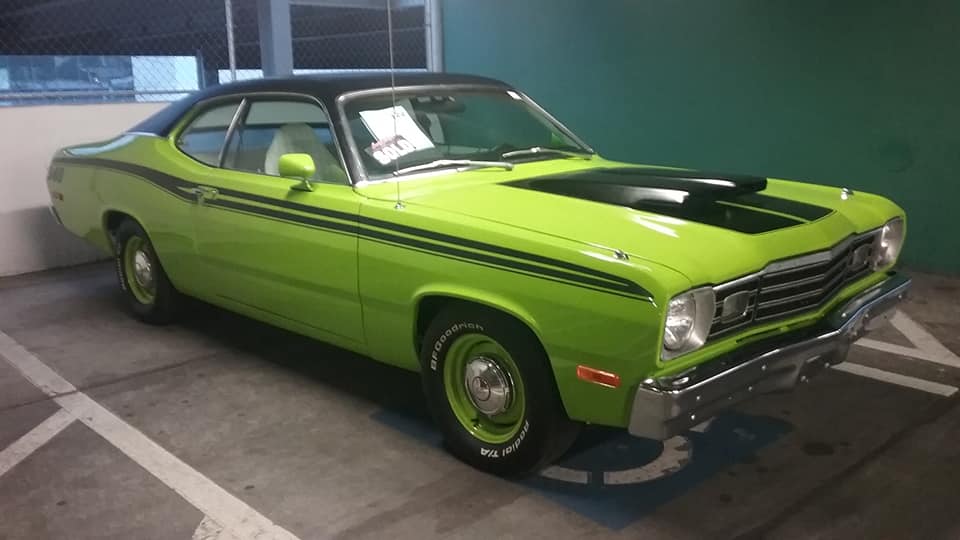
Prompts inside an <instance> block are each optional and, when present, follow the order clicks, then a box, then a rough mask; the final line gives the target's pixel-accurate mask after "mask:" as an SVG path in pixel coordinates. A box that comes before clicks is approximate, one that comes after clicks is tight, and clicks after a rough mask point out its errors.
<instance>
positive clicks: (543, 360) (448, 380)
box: [420, 301, 579, 476]
mask: <svg viewBox="0 0 960 540" xmlns="http://www.w3.org/2000/svg"><path fill="white" fill-rule="evenodd" d="M420 362H421V366H422V369H421V375H422V378H423V386H424V392H425V394H426V397H427V403H428V405H429V407H430V410H431V413H432V414H433V416H434V418H435V419H436V422H437V425H438V426H439V427H440V429H441V431H442V432H443V436H444V442H445V444H446V446H447V448H448V449H449V450H450V451H451V453H453V454H454V455H455V456H457V457H458V458H460V459H461V460H463V461H464V462H466V463H468V464H470V465H473V466H474V467H477V468H479V469H481V470H484V471H487V472H490V473H494V474H499V475H503V476H513V475H519V474H526V473H530V472H533V471H535V470H537V469H539V468H540V467H542V466H544V465H546V464H548V463H549V462H550V461H552V460H554V459H556V458H557V457H559V456H560V455H561V454H562V453H563V452H564V451H565V450H566V449H567V448H569V446H570V444H572V443H573V440H574V438H575V437H576V434H577V431H578V428H579V425H578V424H576V423H574V422H571V421H570V420H569V419H568V417H567V415H566V412H565V411H564V409H563V405H562V403H561V401H560V396H559V393H558V392H557V387H556V383H555V381H554V379H553V371H552V369H551V368H550V361H549V359H548V358H547V355H546V353H545V352H544V350H543V347H542V346H541V344H540V342H539V341H538V340H537V338H536V336H535V335H534V334H533V332H531V331H530V329H529V328H528V327H527V326H526V325H524V324H523V323H521V322H520V321H518V320H516V319H514V318H513V317H511V316H509V315H507V314H505V313H501V312H499V311H496V310H492V309H489V308H486V307H483V306H478V305H475V304H469V303H462V302H457V301H451V303H450V304H449V305H448V306H447V307H446V308H445V309H443V310H442V311H441V312H440V313H439V314H438V315H437V316H436V317H435V318H434V319H433V321H432V322H431V323H430V325H429V326H428V328H427V331H426V333H425V334H424V337H423V340H422V342H421V345H420Z"/></svg>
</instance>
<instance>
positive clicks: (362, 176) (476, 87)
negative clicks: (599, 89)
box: [336, 84, 596, 186]
mask: <svg viewBox="0 0 960 540" xmlns="http://www.w3.org/2000/svg"><path fill="white" fill-rule="evenodd" d="M478 91H479V92H504V93H506V92H513V93H515V94H517V95H518V96H519V97H520V101H522V102H523V103H524V104H526V105H528V106H529V107H531V108H532V109H533V110H534V111H535V112H537V113H539V114H541V115H543V117H544V118H545V119H546V120H547V121H549V122H550V123H551V124H553V125H554V127H556V128H557V129H558V130H560V131H561V132H562V134H563V135H566V136H567V137H569V138H570V139H571V140H573V141H574V142H575V143H577V144H579V145H580V146H582V147H583V148H584V149H585V150H586V151H588V152H590V153H591V154H596V151H594V149H593V147H591V146H590V145H589V144H587V143H585V142H584V141H583V139H581V138H580V137H578V136H577V135H576V134H575V133H574V132H572V131H570V129H569V128H568V127H567V126H565V125H563V123H562V122H560V121H559V120H557V119H556V118H555V117H554V116H553V115H552V114H550V113H549V112H547V110H546V109H544V108H543V107H541V106H540V105H538V104H537V103H536V102H535V101H533V100H532V99H530V97H529V96H527V95H526V94H524V93H523V92H521V91H519V90H517V89H515V88H512V87H510V86H507V85H502V86H501V85H496V84H425V85H408V86H397V87H396V88H390V87H389V86H387V87H383V88H370V89H366V90H354V91H351V92H345V93H343V94H340V95H339V96H337V99H336V104H337V113H338V114H337V116H338V117H339V118H338V120H337V121H338V123H339V124H340V126H339V128H340V130H341V131H342V132H343V134H344V140H345V141H344V145H345V146H346V152H347V153H349V155H350V158H351V159H348V160H346V161H348V162H349V164H348V168H349V169H350V170H349V171H348V176H349V177H350V178H352V179H354V181H353V185H354V186H365V185H370V184H379V183H382V182H402V181H404V180H406V179H410V178H412V177H416V176H423V173H422V172H416V171H415V172H410V173H407V174H403V175H400V176H390V177H386V178H379V177H378V178H375V179H373V180H371V179H370V176H369V175H368V174H367V170H366V167H365V166H364V165H363V160H362V159H361V156H360V148H359V147H357V142H356V139H354V137H353V132H352V131H351V129H350V122H348V121H347V103H349V102H351V101H353V100H356V99H362V98H366V97H374V96H383V95H390V94H391V93H393V92H396V95H397V96H401V95H409V94H416V93H419V92H478ZM431 172H434V173H435V171H431Z"/></svg>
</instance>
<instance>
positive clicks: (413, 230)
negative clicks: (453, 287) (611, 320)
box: [218, 188, 649, 295]
mask: <svg viewBox="0 0 960 540" xmlns="http://www.w3.org/2000/svg"><path fill="white" fill-rule="evenodd" d="M218 191H219V192H220V194H221V195H226V196H229V197H234V198H237V199H245V200H248V201H254V202H258V203H262V204H269V205H273V206H280V207H283V208H288V209H290V210H297V211H299V212H304V213H308V214H315V215H320V216H326V217H331V218H335V219H342V220H345V221H354V222H357V223H359V224H362V225H370V226H373V227H379V228H381V229H387V230H391V231H394V232H400V233H404V234H408V235H411V236H418V237H421V238H428V239H430V240H436V241H438V242H446V243H448V244H455V245H459V246H461V247H467V248H471V249H475V250H478V251H487V252H491V253H496V254H499V255H505V256H507V257H513V258H515V259H524V260H528V261H531V262H537V263H540V264H546V265H550V266H554V267H558V268H565V269H567V270H571V271H573V272H579V273H581V274H587V275H591V276H593V277H596V278H600V279H603V280H607V281H610V282H613V283H615V284H618V285H622V286H625V287H627V289H626V290H629V289H630V288H631V287H632V288H633V289H634V290H632V291H629V292H634V293H638V291H637V290H636V284H634V283H633V282H631V281H629V280H626V279H623V278H621V277H620V276H616V275H613V274H609V273H606V272H602V271H599V270H594V269H593V268H587V267H585V266H580V265H578V264H574V263H571V262H568V261H562V260H558V259H552V258H549V257H544V256H541V255H537V254H534V253H527V252H524V251H519V250H516V249H511V248H506V247H503V246H498V245H495V244H488V243H486V242H480V241H477V240H470V239H467V238H460V237H457V236H451V235H449V234H444V233H439V232H435V231H430V230H427V229H420V228H417V227H411V226H408V225H401V224H399V223H393V222H390V221H384V220H380V219H376V218H371V217H367V216H357V215H355V214H348V213H346V212H338V211H336V210H328V209H325V208H317V207H315V206H310V205H306V204H301V203H297V202H292V201H284V200H280V199H274V198H271V197H264V196H262V195H256V194H253V193H246V192H243V191H237V190H233V189H229V188H218ZM368 230H369V229H364V228H362V227H361V228H359V231H360V234H363V235H364V236H368V234H367V233H366V232H365V231H368ZM641 294H646V295H649V293H647V292H646V291H643V293H641Z"/></svg>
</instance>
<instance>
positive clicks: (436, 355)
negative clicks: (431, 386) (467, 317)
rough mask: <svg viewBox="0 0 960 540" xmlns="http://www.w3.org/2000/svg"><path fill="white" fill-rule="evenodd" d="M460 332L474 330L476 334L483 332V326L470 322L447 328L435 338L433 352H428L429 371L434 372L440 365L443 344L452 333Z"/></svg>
mask: <svg viewBox="0 0 960 540" xmlns="http://www.w3.org/2000/svg"><path fill="white" fill-rule="evenodd" d="M461 330H476V331H478V332H483V331H484V330H483V326H481V325H479V324H477V323H472V322H460V323H456V324H454V325H453V326H451V327H450V328H447V329H446V330H444V331H443V333H442V334H440V337H439V338H437V341H435V342H434V343H433V350H431V351H430V369H432V370H433V371H436V370H437V368H438V367H439V363H440V351H441V350H442V349H443V344H444V343H446V342H447V340H448V339H450V338H451V337H452V336H453V335H454V333H456V332H459V331H461Z"/></svg>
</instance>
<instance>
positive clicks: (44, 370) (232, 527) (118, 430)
mask: <svg viewBox="0 0 960 540" xmlns="http://www.w3.org/2000/svg"><path fill="white" fill-rule="evenodd" d="M0 356H2V357H3V358H4V359H6V361H7V362H9V363H10V365H12V366H13V367H15V368H16V369H17V370H18V371H20V373H22V374H23V376H24V377H26V378H27V380H29V381H30V382H32V383H33V384H34V385H35V386H36V387H37V388H39V389H40V390H42V391H43V392H44V393H46V394H47V395H48V396H51V397H53V398H54V401H55V402H56V403H57V404H58V405H60V406H61V407H62V408H63V409H64V411H65V414H66V415H67V416H68V417H72V418H75V419H77V420H79V421H81V422H83V423H84V424H86V425H87V426H89V427H90V428H91V429H93V430H94V431H96V432H97V433H98V434H99V435H100V436H101V437H103V438H104V439H106V440H107V441H108V442H109V443H110V444H112V445H113V446H115V447H117V448H118V449H119V450H120V451H122V452H123V453H124V454H126V455H127V456H128V457H129V458H130V459H132V460H133V461H135V462H136V463H137V464H138V465H140V466H141V467H143V468H144V469H146V470H147V471H148V472H149V473H151V474H152V475H154V476H155V477H157V479H158V480H160V481H161V482H163V483H164V484H166V485H167V486H168V487H169V488H170V489H172V490H174V491H175V492H177V493H179V494H180V496H182V497H183V498H184V499H186V500H187V501H188V502H189V503H190V504H192V505H193V506H195V507H196V508H197V510H200V511H201V512H203V513H204V515H206V516H209V517H210V519H212V520H214V521H215V522H217V523H219V524H220V525H222V526H223V528H224V530H225V531H227V532H229V533H230V534H232V535H234V536H236V537H237V538H239V539H242V540H246V539H250V540H254V539H256V540H263V539H266V538H277V539H282V540H297V537H296V536H294V535H293V534H292V533H290V532H289V531H287V530H285V529H283V528H282V527H280V526H278V525H276V524H275V523H273V522H272V521H270V520H269V519H267V518H266V517H264V516H263V515H262V514H260V513H259V512H257V511H256V510H254V509H253V508H251V507H250V506H248V505H247V504H246V503H244V502H243V501H241V500H240V499H238V498H236V497H234V496H233V495H231V494H230V493H229V492H228V491H226V490H225V489H223V488H221V487H220V486H218V485H217V484H215V483H214V482H213V481H212V480H210V479H209V478H207V477H206V476H203V475H202V474H200V473H199V472H198V471H197V470H195V469H194V468H192V467H190V466H189V465H187V464H186V463H184V462H183V461H181V460H180V459H178V458H177V457H176V456H174V455H173V454H171V453H170V452H167V451H166V450H164V449H163V448H162V447H161V446H160V445H158V444H157V443H155V442H153V441H152V440H150V438H149V437H147V436H146V435H144V434H143V433H141V432H140V431H138V430H137V429H136V428H134V427H133V426H131V425H130V424H127V423H126V422H124V421H123V420H121V419H120V418H119V417H117V416H116V415H114V414H113V413H112V412H110V411H108V410H107V409H106V408H104V407H103V406H102V405H100V404H99V403H97V402H95V401H94V400H92V399H90V398H89V397H88V396H87V395H86V394H84V393H82V392H78V391H77V390H76V388H75V387H74V386H73V385H72V384H70V382H69V381H67V380H66V379H64V378H63V377H61V376H60V375H58V374H57V373H56V372H55V371H53V370H52V369H50V367H48V366H47V365H46V364H44V363H43V362H41V361H40V359H38V358H37V357H36V356H34V355H33V354H31V353H30V351H28V350H26V349H24V348H23V347H21V346H20V344H18V343H17V342H16V341H14V340H13V338H11V337H10V336H8V335H7V334H5V333H3V332H0ZM54 417H57V415H54ZM51 418H53V417H51ZM58 418H59V417H58ZM45 423H46V422H45ZM41 425H42V424H41ZM61 429H62V428H61ZM34 431H35V430H34ZM31 433H33V431H31ZM28 435H29V434H28ZM51 436H52V435H51ZM48 439H49V438H48ZM18 442H19V441H18ZM41 444H42V443H41ZM25 448H26V447H25ZM20 452H21V453H22V450H20ZM28 453H29V452H28ZM21 459H22V458H21Z"/></svg>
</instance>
